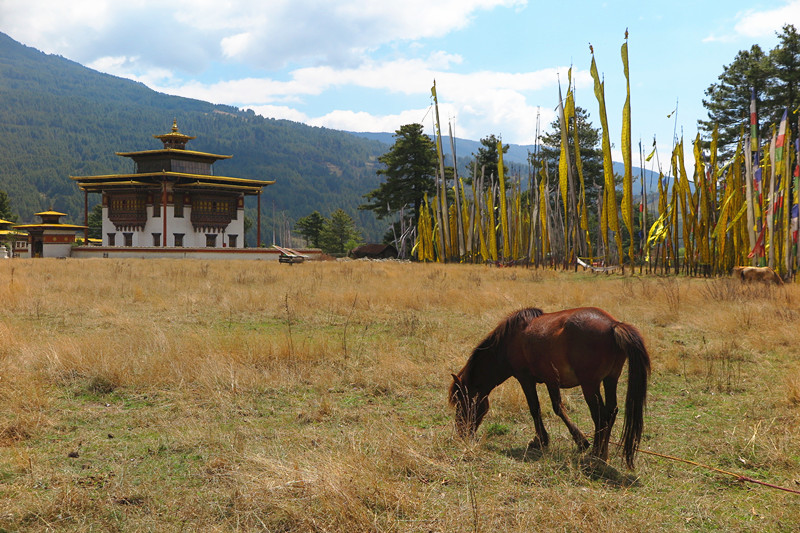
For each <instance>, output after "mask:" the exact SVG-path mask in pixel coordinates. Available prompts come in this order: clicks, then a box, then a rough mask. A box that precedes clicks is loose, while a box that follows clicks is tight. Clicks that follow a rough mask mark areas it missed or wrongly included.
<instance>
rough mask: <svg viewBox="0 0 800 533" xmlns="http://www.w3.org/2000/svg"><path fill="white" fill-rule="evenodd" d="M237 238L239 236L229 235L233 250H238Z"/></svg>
mask: <svg viewBox="0 0 800 533" xmlns="http://www.w3.org/2000/svg"><path fill="white" fill-rule="evenodd" d="M236 237H238V235H230V234H228V246H229V247H231V248H236Z"/></svg>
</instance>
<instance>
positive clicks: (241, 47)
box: [0, 0, 800, 163]
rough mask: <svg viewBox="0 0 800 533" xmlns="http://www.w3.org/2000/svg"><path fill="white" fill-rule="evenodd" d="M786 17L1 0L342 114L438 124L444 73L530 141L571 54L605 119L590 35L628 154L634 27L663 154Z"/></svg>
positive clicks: (639, 69)
mask: <svg viewBox="0 0 800 533" xmlns="http://www.w3.org/2000/svg"><path fill="white" fill-rule="evenodd" d="M786 23H791V24H795V25H796V26H798V27H800V0H783V1H780V0H773V1H771V2H760V1H747V2H745V1H741V0H709V1H706V0H700V1H684V0H677V1H670V2H663V1H649V2H647V1H644V2H643V1H641V0H638V1H606V2H588V1H587V2H570V1H565V2H552V1H550V2H540V1H536V0H439V1H431V0H403V1H393V0H388V1H376V0H349V1H346V2H339V1H334V0H330V1H315V0H293V1H289V0H269V1H258V0H192V1H189V0H174V1H172V2H164V1H163V0H127V1H126V2H124V3H123V2H119V1H117V0H71V1H69V2H63V1H61V0H3V1H2V2H0V31H3V32H4V33H7V34H9V35H10V36H11V37H12V38H14V39H16V40H18V41H20V42H22V43H24V44H26V45H28V46H33V47H35V48H38V49H40V50H42V51H45V52H48V53H54V54H59V55H62V56H64V57H66V58H69V59H72V60H74V61H77V62H79V63H81V64H84V65H87V66H89V67H91V68H94V69H96V70H100V71H103V72H108V73H111V74H115V75H118V76H123V77H126V78H131V79H135V80H138V81H141V82H143V83H145V84H146V85H148V86H149V87H151V88H153V89H155V90H158V91H162V92H166V93H170V94H176V95H181V96H187V97H193V98H199V99H202V100H207V101H210V102H213V103H219V104H229V105H234V106H237V107H240V108H244V109H248V108H249V109H253V110H254V111H255V112H256V113H258V114H261V115H264V116H267V117H275V118H286V119H290V120H295V121H300V122H304V123H307V124H312V125H316V126H326V127H330V128H335V129H342V130H349V131H394V130H396V129H398V128H399V127H400V126H401V125H403V124H408V123H411V122H423V124H424V125H425V127H426V129H427V130H428V131H430V130H431V120H432V119H431V114H430V113H429V106H430V103H431V99H430V87H431V84H432V81H433V79H434V78H435V79H436V83H437V89H438V94H439V100H440V117H441V120H442V123H443V128H444V131H446V127H447V122H448V121H453V123H454V124H455V133H456V135H457V136H459V137H465V138H470V139H474V140H478V139H480V138H481V137H484V136H487V135H490V134H495V135H498V136H501V137H502V139H503V141H504V142H511V143H518V144H530V143H533V142H534V140H535V136H536V122H537V115H538V116H539V117H540V123H541V125H542V129H543V130H546V129H547V128H548V127H549V124H550V122H551V121H552V120H553V119H554V118H555V107H556V105H557V103H558V80H559V79H560V80H561V82H562V84H566V79H567V70H568V69H569V67H570V66H572V67H573V78H574V79H575V80H576V97H577V104H578V105H579V106H581V107H584V108H586V109H588V110H589V112H590V114H591V117H592V120H593V122H594V124H595V125H596V126H599V120H598V117H597V109H598V105H597V101H596V99H595V97H594V94H593V90H592V84H591V79H590V77H589V65H590V62H591V55H590V53H589V43H591V44H592V45H593V47H594V51H595V59H596V61H597V66H598V69H599V71H600V72H601V74H602V75H603V76H604V79H605V93H606V103H607V108H608V114H609V117H608V119H609V128H610V130H611V140H612V143H614V149H615V152H617V153H618V147H619V138H620V131H621V116H622V105H623V103H624V100H625V85H624V83H625V80H624V77H623V72H622V63H621V59H620V47H621V45H622V44H623V42H624V34H625V30H626V29H628V31H629V41H628V46H629V57H630V76H631V105H632V134H633V139H634V143H637V142H638V141H639V139H641V140H642V143H643V144H644V145H645V147H649V146H650V145H651V144H652V141H653V138H654V136H655V137H656V138H657V141H658V146H659V153H660V154H661V158H662V160H666V159H667V158H668V153H669V151H670V149H671V146H672V139H673V131H677V133H678V135H680V134H681V132H682V133H683V136H684V138H686V139H687V141H691V140H692V139H693V138H694V136H695V134H696V133H697V120H698V119H700V118H704V117H705V112H704V109H703V106H702V98H703V91H704V90H705V89H706V88H707V87H708V86H709V85H710V84H711V83H713V82H714V81H715V80H716V79H717V77H718V76H719V74H720V73H721V72H722V68H723V66H724V65H725V64H728V63H730V62H731V61H732V60H733V59H734V57H735V56H736V53H737V52H738V51H739V50H742V49H747V48H749V47H750V46H751V45H753V44H759V45H761V46H762V47H763V48H764V49H765V50H769V49H772V48H773V47H774V46H775V45H776V44H777V38H776V32H778V31H780V28H781V26H782V25H783V24H786ZM676 102H677V104H678V113H677V122H676V121H675V118H676V116H675V115H673V116H672V117H671V118H668V115H670V113H672V112H673V110H674V109H675V108H676ZM170 118H171V117H170ZM634 152H638V150H636V149H635V148H634ZM687 152H688V153H689V154H690V153H691V151H690V150H688V151H687ZM616 159H619V157H616ZM635 163H636V161H635Z"/></svg>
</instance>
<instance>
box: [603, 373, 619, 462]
mask: <svg viewBox="0 0 800 533" xmlns="http://www.w3.org/2000/svg"><path fill="white" fill-rule="evenodd" d="M617 379H618V378H617V377H616V376H608V377H607V378H605V379H604V380H603V391H604V392H605V395H606V402H605V415H604V418H605V424H604V429H605V433H604V435H603V442H602V448H601V452H602V454H603V455H602V457H603V458H604V459H605V458H607V457H608V441H609V439H610V438H611V428H613V427H614V421H616V419H617V411H618V409H617Z"/></svg>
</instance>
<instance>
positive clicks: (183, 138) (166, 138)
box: [153, 119, 195, 150]
mask: <svg viewBox="0 0 800 533" xmlns="http://www.w3.org/2000/svg"><path fill="white" fill-rule="evenodd" d="M153 137H155V138H156V139H159V140H160V141H161V142H163V143H164V148H177V149H178V150H183V149H184V148H186V143H187V142H188V141H190V140H192V139H194V138H195V137H192V136H190V135H184V134H183V133H181V132H179V131H178V119H173V121H172V131H171V132H169V133H165V134H163V135H153Z"/></svg>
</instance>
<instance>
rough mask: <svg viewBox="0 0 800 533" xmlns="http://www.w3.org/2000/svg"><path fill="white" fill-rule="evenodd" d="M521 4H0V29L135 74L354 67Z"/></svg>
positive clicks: (521, 0)
mask: <svg viewBox="0 0 800 533" xmlns="http://www.w3.org/2000/svg"><path fill="white" fill-rule="evenodd" d="M526 4H527V0H440V1H437V2H429V1H428V0H389V1H381V2H376V1H374V0H348V1H341V2H331V1H323V0H271V1H270V2H253V1H252V0H227V1H219V0H191V1H190V0H183V1H176V2H173V3H164V2H162V1H160V0H127V1H126V2H119V1H118V0H70V1H69V2H53V1H52V0H27V1H26V2H0V21H2V28H1V29H2V31H4V32H6V33H9V35H11V36H12V37H14V38H15V39H17V40H22V41H24V42H25V43H26V44H28V45H31V46H35V47H36V48H39V49H40V50H43V51H46V52H49V53H59V54H62V55H65V56H67V57H70V58H72V59H75V60H77V61H80V62H82V63H90V62H93V61H95V60H96V59H97V56H98V55H104V56H105V55H123V54H125V55H129V56H134V57H136V58H137V59H138V67H139V68H140V69H145V68H149V67H152V66H161V67H166V68H179V69H184V70H187V71H189V70H191V69H198V68H200V67H199V66H200V65H207V64H208V63H209V62H211V61H220V60H224V59H230V60H236V61H242V62H247V63H250V64H253V65H260V66H261V67H262V68H281V67H283V66H285V65H287V64H294V65H301V64H313V63H314V62H320V61H324V62H325V63H327V64H333V65H339V66H345V65H349V66H352V65H357V64H358V63H360V62H361V61H362V60H363V59H364V58H365V57H367V52H368V51H370V50H374V49H376V48H378V47H381V46H384V45H387V44H390V43H395V42H406V43H409V42H412V41H414V40H416V39H422V38H429V37H443V36H445V35H446V34H448V33H450V32H453V31H456V30H459V29H462V28H464V27H466V26H467V25H469V24H470V22H471V21H472V20H473V19H474V17H475V16H476V14H477V13H479V12H481V11H486V10H491V9H494V8H497V7H507V8H508V7H516V8H521V7H524V6H525V5H526Z"/></svg>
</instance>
